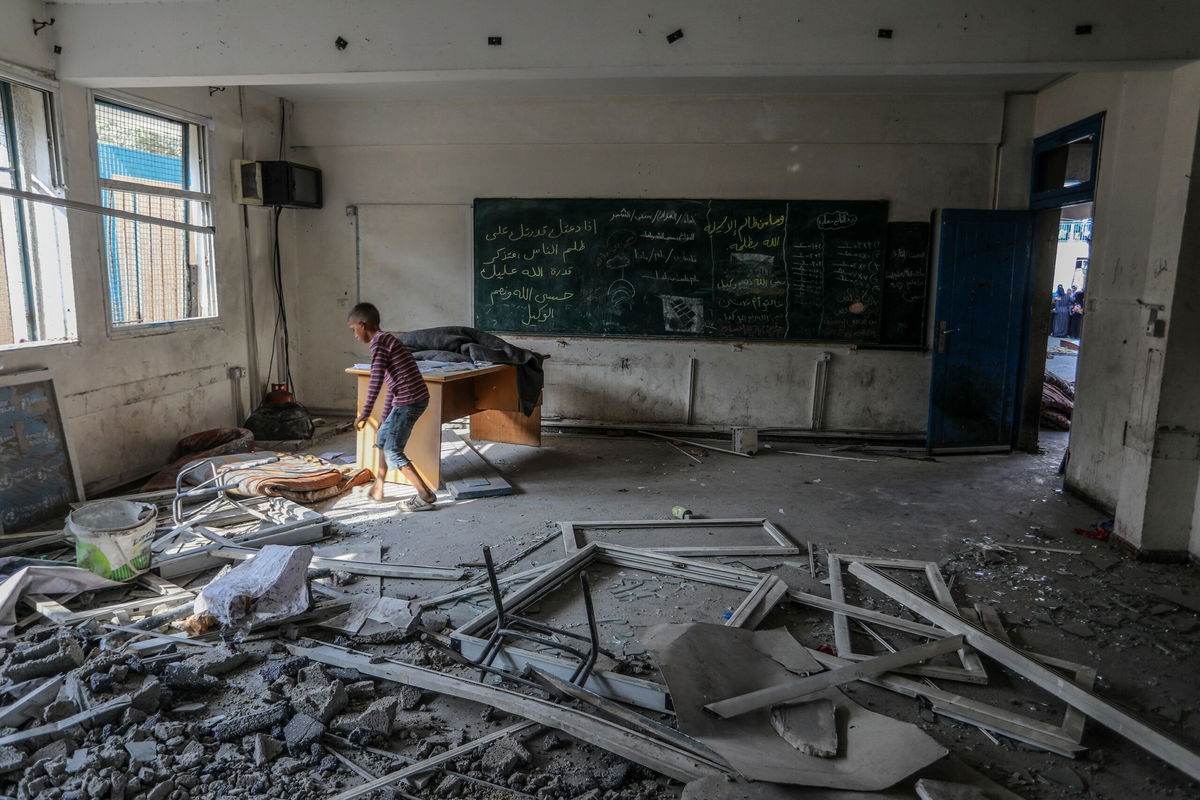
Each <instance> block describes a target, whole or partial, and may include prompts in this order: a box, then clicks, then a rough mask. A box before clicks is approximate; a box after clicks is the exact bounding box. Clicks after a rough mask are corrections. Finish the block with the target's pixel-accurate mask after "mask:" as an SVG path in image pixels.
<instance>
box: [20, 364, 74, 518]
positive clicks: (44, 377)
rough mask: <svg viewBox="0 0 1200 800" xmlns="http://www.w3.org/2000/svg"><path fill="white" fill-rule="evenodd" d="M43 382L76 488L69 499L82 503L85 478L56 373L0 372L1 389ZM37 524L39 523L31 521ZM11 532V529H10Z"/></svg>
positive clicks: (39, 370) (38, 370)
mask: <svg viewBox="0 0 1200 800" xmlns="http://www.w3.org/2000/svg"><path fill="white" fill-rule="evenodd" d="M38 384H42V385H44V391H45V393H46V397H47V399H48V400H49V401H50V403H51V405H52V411H53V415H54V418H55V420H56V421H57V423H58V429H57V430H56V431H55V432H56V433H57V434H58V437H59V441H61V442H62V451H63V457H64V458H65V459H66V465H67V468H68V469H69V471H70V474H71V488H72V489H74V496H73V497H69V498H68V499H67V502H68V503H80V502H83V501H84V500H86V499H87V497H86V495H85V494H84V491H83V479H82V476H81V474H80V472H79V462H78V461H76V459H75V457H74V455H73V453H72V452H71V437H70V435H69V427H70V426H69V425H68V423H67V420H66V418H65V417H64V416H63V413H62V402H61V399H60V398H59V395H58V387H57V385H56V384H55V382H54V373H53V371H52V370H50V369H45V368H42V369H33V370H24V371H21V372H12V373H5V372H0V389H4V388H9V387H18V386H33V385H38ZM63 511H64V514H65V513H68V512H69V506H68V507H65V508H64V509H63ZM31 524H33V525H36V524H37V523H36V522H35V523H31ZM10 532H11V531H10Z"/></svg>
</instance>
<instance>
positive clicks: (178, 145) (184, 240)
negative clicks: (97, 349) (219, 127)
mask: <svg viewBox="0 0 1200 800" xmlns="http://www.w3.org/2000/svg"><path fill="white" fill-rule="evenodd" d="M96 136H97V144H98V148H97V149H98V153H97V155H98V167H99V177H100V179H101V193H100V197H101V203H102V204H103V205H104V206H106V207H108V208H113V209H119V210H121V211H126V212H130V213H133V214H138V215H140V216H145V217H154V218H156V219H161V220H164V221H167V220H169V221H173V222H182V223H187V224H190V225H208V224H209V223H208V217H209V203H208V202H207V200H197V199H184V198H179V197H172V196H168V195H164V194H157V193H155V192H154V191H153V188H151V187H155V188H160V189H165V190H186V191H204V189H206V188H207V175H203V174H202V173H203V170H202V169H201V166H202V165H201V164H200V163H199V162H198V161H197V153H198V152H200V150H201V148H202V146H203V129H202V128H200V126H198V125H194V124H192V123H186V122H179V121H177V120H173V119H168V118H166V117H162V116H159V115H156V114H151V113H148V112H144V111H139V110H136V109H131V108H127V107H125V106H120V105H115V104H113V103H110V102H104V101H97V103H96ZM105 181H119V182H121V183H137V184H142V185H144V186H146V187H147V191H145V192H139V191H126V190H123V189H121V188H119V187H117V186H116V185H114V184H108V185H107V186H106V185H105V183H104V182H105ZM103 229H104V243H105V256H106V260H107V262H108V287H109V307H110V315H111V319H112V322H113V325H114V326H124V325H138V324H146V323H156V322H172V321H176V320H185V319H193V318H196V317H209V316H213V315H215V314H216V300H215V296H214V293H213V292H212V291H210V290H209V287H210V286H211V285H212V284H213V281H214V278H213V260H212V243H211V239H212V237H211V235H208V234H203V233H197V232H194V231H187V230H181V229H178V228H173V227H170V226H167V225H158V224H155V223H153V222H150V221H139V220H133V219H128V218H123V217H105V218H104V225H103Z"/></svg>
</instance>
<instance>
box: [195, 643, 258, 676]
mask: <svg viewBox="0 0 1200 800" xmlns="http://www.w3.org/2000/svg"><path fill="white" fill-rule="evenodd" d="M253 655H254V654H253V653H249V652H246V651H244V650H240V651H234V650H230V649H229V648H227V647H219V648H213V649H212V650H210V651H208V652H207V653H205V654H203V655H202V656H200V657H199V658H198V659H196V660H197V661H198V662H199V667H200V671H201V672H202V673H204V674H205V675H212V676H218V675H224V674H226V673H228V672H233V671H234V670H235V669H238V668H239V667H241V666H243V665H244V664H246V662H248V661H250V660H251V658H252V657H253Z"/></svg>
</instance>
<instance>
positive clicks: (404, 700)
mask: <svg viewBox="0 0 1200 800" xmlns="http://www.w3.org/2000/svg"><path fill="white" fill-rule="evenodd" d="M397 697H399V698H400V708H401V709H403V710H405V711H412V710H413V709H414V708H416V707H417V706H419V705H421V690H420V689H418V688H417V687H415V686H409V685H407V684H405V685H404V686H401V687H400V693H399V694H398V695H397Z"/></svg>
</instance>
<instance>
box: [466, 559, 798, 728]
mask: <svg viewBox="0 0 1200 800" xmlns="http://www.w3.org/2000/svg"><path fill="white" fill-rule="evenodd" d="M593 563H601V564H610V565H613V566H619V567H626V568H629V569H638V570H642V571H645V572H651V573H654V574H660V575H673V576H676V577H683V578H686V579H688V580H692V581H695V582H697V583H708V584H712V585H716V586H724V587H726V588H732V589H742V590H745V591H746V592H747V593H748V594H747V596H746V599H745V600H743V601H742V603H741V604H740V605H739V606H738V607H737V608H736V609H734V612H733V614H732V615H731V616H730V618H729V619H728V620H726V622H725V624H726V625H728V626H730V627H743V628H754V627H755V626H756V625H757V624H758V623H759V622H761V621H762V619H763V617H765V616H766V615H767V613H768V612H769V611H770V610H771V608H773V607H774V605H775V604H776V603H777V602H779V601H780V600H782V599H783V598H784V596H786V594H787V591H788V587H787V584H785V583H784V582H783V581H781V580H779V578H777V577H775V576H773V575H761V574H759V573H757V572H751V571H750V570H745V569H738V568H736V567H729V566H725V565H721V564H707V563H704V562H700V561H691V560H688V559H684V558H679V557H672V556H668V555H664V554H662V553H654V552H650V551H646V550H639V549H636V548H629V547H623V546H621V545H612V544H605V543H601V542H591V543H589V544H587V545H585V546H584V547H582V548H581V549H579V550H578V551H576V552H575V553H573V554H572V555H570V556H568V557H567V558H565V559H563V560H561V561H559V562H557V563H556V564H554V565H551V566H550V567H549V568H547V570H546V571H545V572H543V573H542V574H541V575H539V576H538V577H536V578H535V579H534V580H532V581H530V582H529V583H527V584H525V585H524V586H522V587H521V588H520V589H517V590H516V591H514V592H512V593H511V594H509V595H508V596H507V597H505V598H504V605H505V608H506V609H508V610H509V611H511V612H513V613H516V612H518V611H520V610H521V609H522V608H525V607H528V606H529V605H530V604H532V603H535V602H537V601H538V600H540V599H541V598H543V597H545V596H546V595H548V594H549V593H551V592H552V591H554V590H555V589H557V588H558V587H559V586H561V585H562V584H563V583H565V582H566V581H568V580H569V579H571V578H572V577H574V576H575V575H577V574H578V573H579V572H580V571H582V570H584V569H586V568H587V567H588V566H589V565H591V564H593ZM495 619H496V612H495V609H488V610H487V611H484V612H483V613H481V614H479V615H477V616H476V617H474V618H473V619H471V620H468V621H467V622H466V623H464V624H463V625H461V626H459V627H458V628H456V629H455V630H454V631H453V632H451V634H450V641H451V643H452V645H453V646H454V647H455V649H456V650H458V651H459V652H460V653H461V654H462V655H463V656H465V657H466V658H469V659H476V658H478V657H479V655H480V654H481V653H482V652H483V648H484V646H485V645H486V643H487V642H486V639H483V638H480V636H479V635H480V634H482V633H483V632H484V631H485V630H486V629H487V628H488V626H489V625H491V624H493V623H494V622H495ZM494 665H495V666H497V667H501V668H503V669H507V670H509V671H511V672H514V673H516V674H520V673H521V672H522V671H523V670H524V669H525V667H526V666H530V665H532V666H534V667H537V668H538V669H540V670H542V671H544V672H548V673H550V674H551V675H555V676H557V677H560V678H564V679H566V678H569V677H570V675H571V673H572V672H573V671H574V669H575V666H576V665H575V663H574V662H572V661H567V660H565V659H561V658H557V657H555V656H551V655H547V654H544V653H534V652H531V651H528V650H522V649H520V648H515V647H510V646H504V647H502V648H501V649H500V652H499V655H497V656H496V660H495V662H494ZM584 685H585V687H586V688H588V689H590V690H591V691H593V692H596V693H597V694H601V695H604V696H605V697H608V698H611V699H613V700H619V701H620V702H622V703H628V704H630V705H634V706H638V707H640V708H647V709H650V710H652V711H661V712H667V713H670V712H671V711H672V706H671V701H670V694H669V693H668V692H667V691H666V687H664V686H662V685H661V684H658V683H654V682H652V681H645V680H641V679H639V678H631V677H629V676H627V675H618V674H616V673H612V672H605V671H602V670H597V671H595V672H593V673H592V675H591V676H590V677H589V678H588V681H587V683H586V684H584Z"/></svg>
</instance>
